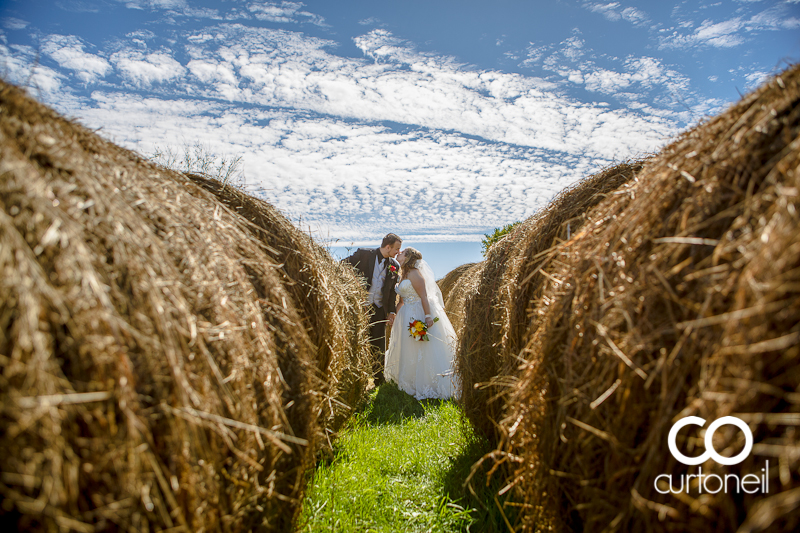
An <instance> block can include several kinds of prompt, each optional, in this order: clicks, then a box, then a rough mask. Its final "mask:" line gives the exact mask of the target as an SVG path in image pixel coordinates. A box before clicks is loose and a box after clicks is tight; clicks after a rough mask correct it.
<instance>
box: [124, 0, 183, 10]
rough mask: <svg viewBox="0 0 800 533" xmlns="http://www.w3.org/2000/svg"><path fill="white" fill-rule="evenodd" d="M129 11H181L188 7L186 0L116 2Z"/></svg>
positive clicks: (131, 0) (130, 0) (129, 0)
mask: <svg viewBox="0 0 800 533" xmlns="http://www.w3.org/2000/svg"><path fill="white" fill-rule="evenodd" d="M117 1H118V2H121V3H123V4H125V7H127V8H130V9H172V10H176V9H182V8H186V7H188V6H187V4H186V0H117Z"/></svg>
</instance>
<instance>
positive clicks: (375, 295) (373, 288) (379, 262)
mask: <svg viewBox="0 0 800 533" xmlns="http://www.w3.org/2000/svg"><path fill="white" fill-rule="evenodd" d="M385 279H386V267H385V266H384V264H383V256H382V255H381V254H378V257H377V258H376V259H375V267H374V268H373V269H372V284H371V285H370V287H369V303H371V304H373V305H375V306H376V307H383V302H381V296H382V294H381V292H382V289H383V282H384V280H385Z"/></svg>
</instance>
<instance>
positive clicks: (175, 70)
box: [111, 50, 186, 87]
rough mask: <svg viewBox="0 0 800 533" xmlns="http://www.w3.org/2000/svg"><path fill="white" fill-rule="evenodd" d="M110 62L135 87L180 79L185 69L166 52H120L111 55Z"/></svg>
mask: <svg viewBox="0 0 800 533" xmlns="http://www.w3.org/2000/svg"><path fill="white" fill-rule="evenodd" d="M111 61H112V62H113V63H114V65H115V66H116V67H117V70H119V71H120V73H121V75H122V77H123V78H124V79H126V80H127V81H129V82H131V83H133V84H134V85H136V86H137V87H149V86H151V85H152V84H154V83H164V82H168V81H173V80H176V79H180V78H182V77H183V75H184V74H185V72H186V69H185V68H184V67H183V66H182V65H181V64H180V63H178V62H177V61H175V60H174V59H173V58H172V57H171V56H170V55H168V54H167V53H166V52H154V53H152V54H144V53H142V52H140V51H138V50H122V51H119V52H116V53H114V54H112V55H111Z"/></svg>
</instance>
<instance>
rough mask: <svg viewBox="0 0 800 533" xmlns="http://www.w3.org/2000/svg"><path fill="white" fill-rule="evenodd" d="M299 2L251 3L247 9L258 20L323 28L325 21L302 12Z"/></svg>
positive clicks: (312, 14)
mask: <svg viewBox="0 0 800 533" xmlns="http://www.w3.org/2000/svg"><path fill="white" fill-rule="evenodd" d="M303 5H304V4H302V3H301V2H281V3H280V4H277V3H273V2H263V3H259V2H256V3H252V4H249V5H248V6H247V9H248V10H249V11H250V12H251V13H253V15H254V16H255V17H256V18H257V19H259V20H264V21H269V22H309V23H311V24H315V25H317V26H325V19H324V18H323V17H321V16H319V15H316V14H314V13H310V12H308V11H302V8H303Z"/></svg>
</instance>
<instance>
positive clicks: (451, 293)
mask: <svg viewBox="0 0 800 533" xmlns="http://www.w3.org/2000/svg"><path fill="white" fill-rule="evenodd" d="M481 268H483V263H482V262H481V263H466V264H464V265H461V266H459V267H456V268H454V269H453V270H451V271H450V272H448V273H447V275H446V276H445V277H443V278H442V279H440V280H439V281H437V283H438V284H439V288H440V289H441V291H442V297H443V298H444V308H445V311H446V312H447V318H449V319H450V322H452V323H453V328H454V329H455V330H456V334H457V335H458V336H459V337H460V336H461V328H462V327H463V325H464V303H465V302H466V300H467V298H469V297H470V296H471V295H472V294H473V293H474V292H475V290H476V289H477V282H478V276H479V275H480V271H481Z"/></svg>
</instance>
